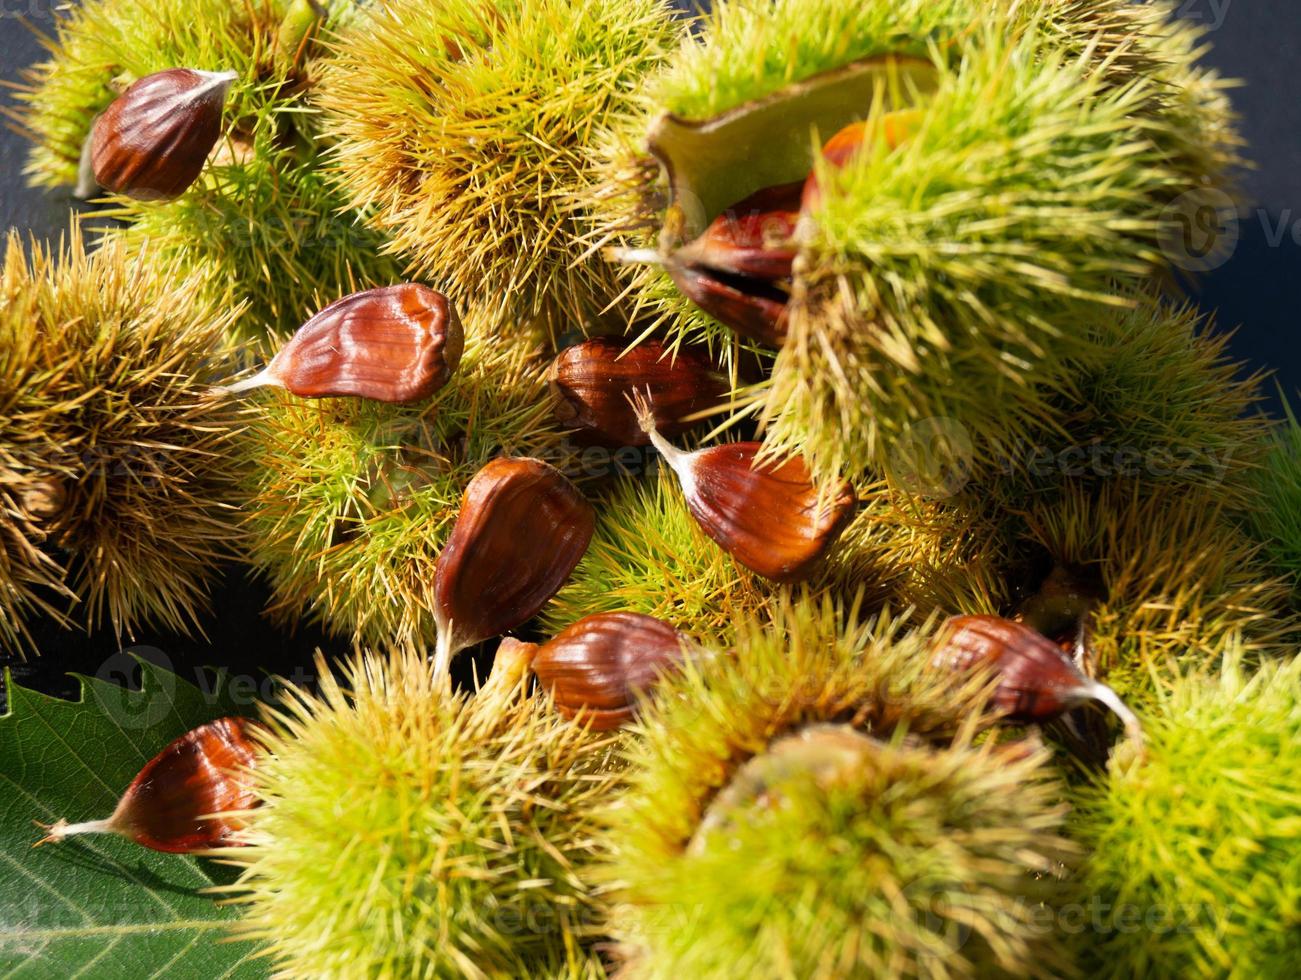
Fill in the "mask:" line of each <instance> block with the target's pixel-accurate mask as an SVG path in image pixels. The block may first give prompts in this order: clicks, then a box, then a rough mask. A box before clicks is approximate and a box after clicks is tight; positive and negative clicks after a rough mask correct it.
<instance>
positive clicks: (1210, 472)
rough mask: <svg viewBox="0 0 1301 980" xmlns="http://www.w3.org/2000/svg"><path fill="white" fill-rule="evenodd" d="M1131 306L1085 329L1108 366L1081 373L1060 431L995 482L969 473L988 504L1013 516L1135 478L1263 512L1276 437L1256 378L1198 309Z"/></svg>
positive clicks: (1040, 434) (1017, 450)
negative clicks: (1267, 465) (1271, 437)
mask: <svg viewBox="0 0 1301 980" xmlns="http://www.w3.org/2000/svg"><path fill="white" fill-rule="evenodd" d="M1133 302H1134V305H1133V306H1132V307H1131V308H1129V309H1125V310H1119V311H1108V312H1105V313H1103V314H1102V315H1099V316H1096V317H1094V318H1092V319H1090V320H1089V321H1087V322H1085V323H1081V324H1080V325H1079V328H1080V329H1081V331H1084V332H1087V334H1088V336H1089V340H1090V343H1091V344H1093V345H1094V346H1096V347H1097V348H1098V349H1102V350H1106V351H1108V352H1109V353H1108V356H1107V358H1106V359H1104V360H1102V361H1098V362H1094V363H1090V364H1081V365H1080V366H1079V367H1078V369H1077V370H1076V371H1075V372H1074V381H1073V385H1072V391H1071V393H1070V394H1069V395H1067V396H1063V397H1061V398H1059V399H1058V400H1057V401H1056V403H1055V405H1054V420H1055V423H1056V424H1055V425H1054V426H1052V427H1045V428H1042V429H1040V430H1038V431H1035V432H1033V433H1032V434H1031V435H1030V436H1029V438H1028V439H1027V440H1026V441H1025V442H1024V443H1022V444H1019V445H1009V446H1008V447H1007V449H1008V455H1007V458H1006V459H1004V460H1002V461H1000V465H999V466H998V467H997V469H996V471H995V472H993V473H984V472H979V471H975V470H974V467H973V472H972V474H971V476H972V478H973V479H974V480H976V481H978V483H979V488H980V491H981V493H982V494H983V495H985V496H987V497H992V498H993V499H994V500H996V501H997V502H998V504H999V505H1000V506H1002V507H1005V508H1009V509H1015V508H1016V507H1018V506H1021V505H1023V504H1024V503H1025V502H1026V501H1031V500H1034V499H1036V498H1041V497H1042V496H1044V495H1045V494H1053V493H1055V492H1057V491H1059V490H1061V489H1062V488H1064V487H1067V486H1072V487H1079V486H1090V487H1100V486H1105V485H1106V483H1107V482H1108V481H1110V480H1121V481H1124V480H1126V479H1129V480H1142V481H1143V482H1145V483H1148V484H1150V485H1151V486H1152V487H1153V488H1154V489H1156V490H1161V491H1184V492H1188V493H1191V494H1194V495H1198V496H1203V497H1208V498H1211V497H1213V498H1214V499H1215V501H1216V503H1217V504H1218V505H1220V506H1225V507H1232V508H1239V509H1246V510H1251V509H1254V508H1255V507H1256V506H1257V505H1258V504H1259V502H1260V494H1259V489H1258V487H1257V485H1256V484H1257V481H1256V476H1255V474H1256V471H1257V470H1258V468H1259V467H1260V465H1261V463H1262V459H1263V457H1264V454H1265V452H1266V450H1267V448H1268V445H1269V443H1268V438H1267V437H1268V433H1269V430H1270V423H1269V420H1268V419H1267V418H1266V417H1265V416H1264V415H1262V414H1261V413H1260V411H1259V402H1260V382H1261V375H1260V374H1259V373H1256V374H1251V373H1250V372H1249V371H1248V369H1247V368H1246V366H1245V365H1243V364H1240V363H1238V362H1236V361H1233V360H1232V359H1230V358H1229V357H1228V356H1227V347H1228V343H1229V337H1230V335H1229V334H1227V333H1223V332H1216V330H1215V323H1214V320H1213V319H1212V318H1210V317H1209V316H1206V315H1204V314H1202V313H1200V312H1199V311H1198V310H1197V309H1196V308H1195V307H1194V306H1192V305H1190V304H1187V303H1183V304H1180V303H1171V302H1169V301H1166V300H1164V299H1162V298H1161V297H1159V296H1158V295H1156V294H1154V293H1150V292H1142V293H1138V294H1136V295H1135V296H1134V297H1133Z"/></svg>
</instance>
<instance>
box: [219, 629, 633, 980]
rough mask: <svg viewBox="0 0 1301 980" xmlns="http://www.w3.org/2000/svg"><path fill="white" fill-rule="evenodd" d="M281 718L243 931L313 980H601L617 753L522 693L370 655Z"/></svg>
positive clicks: (251, 851) (256, 833) (238, 854)
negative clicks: (471, 689)
mask: <svg viewBox="0 0 1301 980" xmlns="http://www.w3.org/2000/svg"><path fill="white" fill-rule="evenodd" d="M320 667H321V671H322V675H323V677H322V681H321V684H320V688H319V690H318V691H317V692H316V693H314V694H313V693H307V692H304V691H290V692H288V694H287V696H286V700H285V703H284V705H283V706H282V707H280V708H278V709H277V710H276V711H274V712H273V713H271V715H270V724H271V731H270V733H269V734H268V735H267V737H266V744H267V747H268V752H267V754H266V756H265V757H264V759H263V760H261V761H260V762H259V764H258V769H257V792H258V794H259V796H260V797H261V799H262V800H263V803H262V805H261V807H259V808H258V809H257V810H255V811H253V812H252V813H251V814H250V817H249V826H248V829H247V831H246V840H247V843H248V844H249V845H250V846H247V847H240V848H234V849H232V850H231V851H230V852H228V854H229V857H230V858H231V859H232V860H234V861H235V862H236V863H238V864H240V865H241V866H243V868H244V869H245V870H244V872H243V875H242V877H241V879H240V881H239V882H238V883H237V884H236V885H235V886H234V891H235V892H236V893H237V894H238V895H239V896H240V897H241V899H242V900H243V901H245V902H247V903H248V908H247V909H246V914H245V919H244V922H243V923H242V928H243V930H244V931H245V932H246V933H247V934H250V935H252V936H255V937H257V938H259V939H261V940H262V941H264V942H265V943H266V944H267V948H268V950H269V952H270V955H271V956H272V957H273V960H274V962H275V964H276V967H277V969H278V970H280V971H282V972H283V973H284V974H286V975H293V976H313V977H356V976H381V977H407V976H422V977H489V976H531V975H537V973H538V972H541V973H543V974H546V975H554V976H572V977H577V976H593V975H597V976H599V975H600V973H599V970H598V966H599V965H597V964H592V963H590V962H588V963H586V965H584V964H585V961H586V960H587V953H586V951H585V944H586V942H587V941H588V940H589V939H590V938H591V933H592V932H593V930H594V929H599V924H600V907H599V899H598V896H597V893H596V891H595V890H594V889H593V888H592V886H591V885H589V884H588V882H587V880H586V877H585V870H586V867H587V865H588V864H589V863H590V862H591V861H592V860H593V857H594V853H595V846H596V844H595V838H594V835H593V829H594V828H593V824H594V813H595V812H596V810H597V809H598V807H599V805H600V804H601V803H602V801H604V800H605V799H607V798H608V797H609V795H610V794H611V793H612V792H613V790H614V789H615V788H616V787H617V785H618V784H619V780H620V776H619V774H618V771H617V768H615V767H614V766H613V765H612V759H611V749H612V746H613V741H612V740H611V739H609V738H605V739H601V738H598V737H596V736H594V735H592V734H590V733H588V732H587V731H585V730H584V729H583V728H581V727H579V726H575V725H572V724H570V723H569V722H567V721H565V720H564V719H562V718H561V717H560V716H559V715H558V714H557V713H555V712H554V711H553V710H551V708H550V706H549V705H548V704H547V703H546V702H545V700H544V699H542V698H539V697H531V698H530V697H527V696H525V695H524V694H523V692H522V690H521V689H520V688H518V687H517V686H516V685H514V684H507V685H501V686H497V687H494V686H493V683H494V681H496V680H497V678H496V677H495V676H494V677H493V678H492V679H491V680H490V681H489V682H488V686H487V687H485V688H484V689H482V690H480V691H479V692H478V693H476V694H474V695H473V696H472V697H470V696H465V695H460V694H457V695H453V694H451V693H449V692H448V691H447V690H446V689H445V687H444V685H443V684H441V683H438V682H437V681H435V679H434V678H433V675H432V672H431V670H430V668H429V665H428V663H427V662H426V661H424V660H423V659H422V658H419V657H416V656H413V655H405V654H399V655H395V656H393V657H390V658H387V659H386V658H380V657H374V656H369V657H367V656H358V657H356V658H354V659H352V660H351V661H349V662H348V663H347V665H346V666H345V667H344V669H343V677H342V679H338V678H335V677H334V676H332V675H331V674H330V673H329V670H328V668H327V667H326V665H325V664H324V662H322V663H321V664H320Z"/></svg>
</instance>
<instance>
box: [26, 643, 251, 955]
mask: <svg viewBox="0 0 1301 980" xmlns="http://www.w3.org/2000/svg"><path fill="white" fill-rule="evenodd" d="M119 658H120V662H118V661H119ZM119 658H114V659H113V660H110V661H109V663H108V664H107V665H106V667H108V668H111V669H112V670H114V671H116V670H117V669H120V668H125V670H126V671H127V672H128V673H129V672H130V671H131V670H132V669H133V668H134V666H135V664H136V663H139V665H140V670H141V689H140V690H139V691H131V690H128V689H126V688H123V687H119V686H118V685H116V684H113V683H110V682H108V681H106V680H103V679H100V678H95V677H85V676H81V675H77V676H78V677H79V679H80V681H81V683H82V699H81V700H80V701H63V700H61V699H59V698H51V697H46V696H45V695H43V694H39V693H36V692H33V691H29V690H26V689H24V688H22V687H19V686H17V685H16V684H14V683H13V681H12V678H11V677H10V676H9V674H8V672H7V671H6V673H5V688H6V690H7V691H8V694H9V711H8V714H6V715H3V716H0V977H3V978H14V977H22V978H41V977H61V978H62V977H79V976H87V977H95V978H96V980H102V978H112V977H122V978H132V980H136V978H143V977H164V976H165V977H167V978H169V980H176V978H189V977H194V978H205V980H206V978H217V977H261V976H265V975H266V973H267V968H266V966H265V965H264V962H263V961H262V960H253V959H251V957H252V956H253V955H254V954H255V953H256V952H257V950H258V947H257V946H256V945H254V944H252V943H248V942H241V941H232V940H231V939H230V938H229V936H228V935H227V933H226V929H227V927H228V925H229V924H230V923H231V922H232V921H234V920H235V919H236V918H237V913H236V911H235V910H233V909H231V908H229V907H223V906H219V905H217V904H216V903H215V902H214V900H213V898H212V897H211V896H210V895H205V894H202V890H203V889H205V888H209V887H211V886H212V885H216V884H221V883H223V882H227V881H229V880H230V879H231V877H232V875H233V873H232V872H231V871H230V869H228V868H226V867H224V866H223V865H219V864H216V863H214V862H213V861H211V860H207V859H200V858H194V857H189V856H184V855H175V854H160V853H158V852H155V851H150V850H147V849H145V848H143V847H140V846H138V845H136V844H135V843H133V842H131V841H128V840H124V839H121V838H118V837H115V836H112V835H95V836H86V837H74V838H70V839H69V840H67V841H65V842H63V843H61V844H58V845H50V846H46V847H42V848H39V849H37V850H33V849H32V844H34V843H35V842H36V841H37V840H38V839H39V838H40V836H41V831H40V829H39V828H38V827H36V826H35V825H34V822H35V821H39V822H41V823H51V822H53V821H54V820H56V819H58V818H60V817H63V818H66V819H68V820H71V821H79V820H89V819H95V818H99V817H104V816H107V815H108V814H109V813H110V812H111V811H112V810H113V807H114V806H115V805H116V803H117V800H118V797H119V796H120V795H121V793H122V791H123V790H125V789H126V787H127V786H128V785H129V784H130V782H131V780H132V779H133V778H134V777H135V775H136V773H137V772H139V770H140V769H141V767H142V766H144V764H145V763H146V762H147V761H149V759H151V758H152V757H153V756H154V755H156V754H157V753H158V752H159V751H160V750H161V749H162V748H163V747H164V746H165V745H167V743H168V742H170V741H172V740H173V739H174V738H176V737H178V736H179V735H181V734H183V733H184V732H186V731H188V730H190V729H191V728H196V727H198V726H199V725H202V724H205V723H206V722H208V721H211V720H212V719H214V718H218V717H221V716H222V715H229V714H245V715H247V714H249V713H250V707H251V706H250V704H249V701H248V699H245V700H244V704H243V705H242V706H241V705H236V704H234V703H233V698H232V696H231V694H232V692H231V691H230V689H229V687H230V686H229V685H228V683H227V679H226V677H225V676H224V675H222V674H218V675H217V677H216V683H215V684H211V685H209V684H207V683H204V689H201V688H200V687H197V686H195V685H194V684H191V683H189V682H188V681H185V680H182V679H181V678H179V677H177V676H176V675H175V674H172V673H170V672H168V671H166V670H163V669H161V668H159V667H156V666H153V665H152V664H150V663H148V662H146V661H143V660H140V659H139V658H137V657H134V656H132V655H130V654H120V655H119ZM104 676H112V674H111V673H110V671H107V670H101V671H100V677H101V678H102V677H104ZM196 676H197V675H196Z"/></svg>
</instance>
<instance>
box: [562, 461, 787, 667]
mask: <svg viewBox="0 0 1301 980" xmlns="http://www.w3.org/2000/svg"><path fill="white" fill-rule="evenodd" d="M597 515H598V516H597V524H596V532H595V534H593V536H592V542H591V544H589V545H588V548H587V553H586V554H585V555H584V556H583V558H582V560H581V561H580V562H579V563H578V567H577V568H576V569H574V573H573V575H571V576H570V579H569V582H568V583H566V585H565V587H564V588H563V589H561V590H560V592H559V593H557V595H556V597H555V598H554V599H553V600H552V601H551V602H550V603H549V604H548V605H547V607H546V608H545V609H544V610H543V612H542V628H543V630H544V632H545V633H546V634H547V635H552V634H555V633H558V632H559V631H560V630H562V629H564V628H565V627H566V626H568V625H569V624H570V623H573V622H576V621H577V620H579V619H582V618H583V617H584V616H591V615H594V614H596V613H609V612H620V611H624V610H629V611H632V612H639V613H644V614H645V615H648V616H655V617H657V618H659V619H662V620H664V621H665V622H667V623H671V624H672V625H673V626H674V627H675V628H676V629H679V630H681V631H683V632H684V633H686V634H688V635H689V636H693V637H696V638H697V639H700V640H702V641H703V640H707V639H719V640H725V639H726V638H727V637H729V636H730V634H731V631H732V630H733V629H734V627H735V624H736V622H737V621H738V619H740V618H741V617H743V616H745V615H747V614H753V613H758V612H762V611H763V610H766V609H769V607H770V604H771V602H772V599H773V596H774V595H775V594H776V592H777V589H776V587H775V586H773V585H771V584H769V583H767V582H765V581H764V580H763V579H761V578H759V577H758V576H757V575H755V574H753V573H752V572H750V571H749V570H747V569H745V568H743V567H742V566H740V565H737V564H736V562H734V561H733V560H732V558H731V557H730V556H729V555H728V554H727V553H726V552H725V551H723V549H722V548H720V547H719V546H718V545H717V544H715V543H714V542H713V541H710V540H709V539H708V538H707V537H705V534H704V532H703V531H701V530H700V526H699V525H698V524H697V523H696V520H695V518H693V517H692V516H691V512H690V511H688V510H687V505H686V501H685V500H684V498H683V496H682V489H681V487H680V486H679V485H678V482H677V478H676V477H675V476H674V475H673V471H672V470H671V469H669V467H668V466H657V467H656V468H655V471H654V472H653V473H651V474H649V475H647V476H645V477H642V478H636V477H625V478H623V479H621V480H619V481H618V482H617V483H616V484H614V485H613V486H612V487H611V488H610V489H609V490H608V491H607V492H606V493H605V494H604V495H603V497H602V498H601V499H600V500H599V501H598V510H597Z"/></svg>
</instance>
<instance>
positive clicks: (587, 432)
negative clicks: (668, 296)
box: [551, 337, 727, 446]
mask: <svg viewBox="0 0 1301 980" xmlns="http://www.w3.org/2000/svg"><path fill="white" fill-rule="evenodd" d="M551 388H552V391H553V392H554V394H555V397H556V417H557V419H558V420H559V421H560V422H562V423H563V424H565V425H567V426H572V427H574V428H575V429H577V430H578V431H579V433H580V435H581V437H582V438H584V439H585V440H587V441H590V442H593V443H596V444H598V445H605V446H645V445H648V444H649V443H650V437H649V436H647V435H646V433H645V432H643V431H642V428H641V426H640V425H639V424H638V422H637V413H636V412H634V411H633V409H632V407H631V405H630V404H629V402H628V397H629V395H631V394H632V393H633V392H634V391H640V392H643V393H644V394H645V395H646V397H647V399H648V401H649V402H650V407H651V410H652V411H653V412H654V414H655V423H656V425H658V426H659V428H660V431H661V432H664V433H667V434H669V435H679V434H681V433H683V432H685V431H687V429H689V428H691V426H692V425H694V424H695V422H693V421H687V420H688V419H689V418H690V417H691V416H692V415H694V414H696V413H698V412H701V411H704V410H707V409H709V408H712V407H713V406H715V405H717V404H718V403H719V402H720V401H721V400H722V399H723V397H724V396H725V395H726V393H727V385H726V384H725V383H724V379H723V377H722V376H721V375H720V374H719V373H718V371H717V369H716V368H715V366H714V364H713V362H711V361H710V359H709V358H708V356H706V355H705V354H704V353H703V352H701V351H697V350H694V349H691V348H680V349H677V350H673V349H671V348H670V347H669V346H668V345H667V344H665V343H664V342H663V341H661V340H647V341H643V342H642V343H640V344H638V345H637V346H636V347H631V348H630V347H628V346H626V344H625V343H624V342H623V341H621V340H616V339H614V338H609V337H595V338H593V339H591V340H586V341H584V342H583V343H581V344H575V345H574V346H573V347H567V348H565V350H563V351H561V352H560V354H559V355H558V356H557V357H556V359H555V361H553V362H552V364H551Z"/></svg>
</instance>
